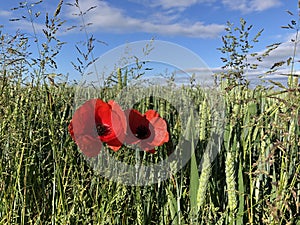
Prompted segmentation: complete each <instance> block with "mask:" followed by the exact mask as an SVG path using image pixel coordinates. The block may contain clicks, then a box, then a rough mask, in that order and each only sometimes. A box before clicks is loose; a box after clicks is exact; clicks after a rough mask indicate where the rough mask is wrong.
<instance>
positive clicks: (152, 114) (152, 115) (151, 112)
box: [144, 109, 160, 120]
mask: <svg viewBox="0 0 300 225" xmlns="http://www.w3.org/2000/svg"><path fill="white" fill-rule="evenodd" d="M144 115H145V116H146V118H147V120H151V119H153V118H155V117H160V115H159V113H158V112H157V111H155V110H153V109H150V110H148V111H147V112H145V114H144Z"/></svg>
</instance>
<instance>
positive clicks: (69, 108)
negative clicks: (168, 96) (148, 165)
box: [0, 1, 300, 225]
mask: <svg viewBox="0 0 300 225" xmlns="http://www.w3.org/2000/svg"><path fill="white" fill-rule="evenodd" d="M61 3H62V2H61ZM61 3H60V4H59V5H58V8H57V10H56V12H55V14H54V17H53V18H49V17H47V21H48V26H47V28H48V29H49V31H51V32H45V35H46V37H47V41H48V42H46V45H44V44H42V45H41V46H42V47H41V48H40V54H39V57H38V58H37V59H35V60H33V61H28V56H29V55H30V52H28V45H29V43H28V42H29V40H28V38H27V37H26V36H25V35H24V34H20V33H17V34H16V35H13V36H10V35H7V34H3V33H0V38H1V47H0V48H1V51H0V59H1V61H0V65H1V68H0V224H43V225H44V224H147V225H148V224H274V225H275V224H300V219H299V217H300V212H299V208H300V155H299V146H300V139H299V136H300V113H299V110H300V105H299V102H300V92H299V86H298V77H297V76H295V75H294V71H293V70H294V63H295V53H293V52H292V53H291V58H289V59H287V61H286V62H284V63H285V64H287V65H290V66H291V67H292V69H291V74H289V83H288V87H283V86H279V87H278V89H267V88H264V87H262V86H258V87H256V88H255V89H250V88H248V81H247V80H246V78H245V77H244V76H243V75H244V73H245V69H247V68H248V67H251V68H255V64H252V65H248V64H247V61H246V56H247V54H250V50H251V48H252V46H251V45H250V43H249V42H247V40H248V37H249V33H248V32H249V31H250V29H251V27H250V28H249V27H248V28H247V27H246V22H245V21H244V20H241V27H239V28H233V26H232V25H231V24H229V26H228V29H227V31H228V34H227V36H224V38H223V41H224V46H223V47H222V48H220V50H221V51H222V52H224V53H226V54H227V53H230V54H229V56H228V54H227V56H228V58H223V61H224V62H225V63H226V65H225V67H224V68H227V69H228V68H229V69H228V70H224V73H222V74H221V75H220V76H218V78H220V77H222V80H219V81H220V88H221V92H222V94H223V97H224V99H225V104H226V110H225V115H226V123H225V126H224V138H223V140H222V142H221V143H220V153H219V154H218V155H217V157H216V158H215V159H214V161H213V162H212V163H210V159H209V156H208V155H206V154H205V153H204V152H203V149H204V148H205V147H206V146H207V144H208V140H209V138H210V130H211V127H212V124H211V121H210V116H211V111H210V110H211V106H209V105H208V102H207V101H206V99H207V96H206V95H207V94H208V93H203V91H202V90H201V87H197V86H196V87H194V88H189V87H182V91H185V92H187V93H189V95H190V96H191V97H192V98H193V99H194V104H195V107H196V108H197V109H198V112H199V114H198V116H199V119H200V124H194V121H195V120H194V118H193V117H192V116H191V117H190V118H189V121H188V124H189V126H188V127H187V129H186V131H187V132H186V133H185V134H184V135H185V137H187V139H189V140H191V139H192V138H193V132H194V129H195V128H197V129H198V132H199V141H198V142H197V143H198V144H197V146H193V145H191V146H190V148H191V153H192V155H191V160H190V161H189V162H188V163H187V164H186V165H185V166H184V167H183V168H182V169H181V170H180V171H179V172H177V173H176V174H171V175H170V177H169V179H167V180H165V181H162V182H161V183H157V184H152V185H148V186H126V185H123V184H121V183H116V182H113V181H110V180H109V179H106V178H103V177H101V176H99V175H98V174H96V173H95V171H94V170H93V169H92V168H91V167H90V165H89V164H88V163H87V161H86V159H85V158H84V157H83V155H82V154H81V153H80V151H79V150H78V149H77V146H76V145H75V144H74V142H73V141H72V139H71V137H70V135H69V134H68V128H67V127H68V124H69V122H70V120H71V117H72V113H73V112H74V110H75V109H74V108H73V107H74V95H75V85H74V84H71V83H70V82H68V80H67V78H61V79H60V80H58V79H57V78H53V76H52V75H51V74H47V68H48V67H55V61H54V60H55V56H56V55H57V54H58V53H59V50H60V48H61V47H62V46H63V44H62V43H61V42H60V41H59V40H58V39H56V37H55V33H56V31H57V30H58V29H59V27H60V26H61V21H60V20H59V18H58V16H59V13H60V7H61V6H62V4H61ZM76 4H77V5H78V2H77V1H76ZM24 7H25V6H24ZM81 16H83V15H81ZM290 26H291V27H292V28H293V29H295V30H296V31H297V32H298V26H299V25H298V24H297V23H296V22H295V21H294V20H293V22H292V23H291V25H290ZM235 31H238V32H239V34H241V36H240V37H239V38H235V33H234V32H235ZM259 35H260V33H259V34H258V35H256V36H254V38H253V39H252V40H253V41H254V42H253V43H255V42H256V41H257V38H258V37H259ZM12 40H13V41H12ZM88 40H91V41H90V42H89V44H88V45H87V46H88V47H87V49H88V55H90V54H91V52H92V47H91V45H92V43H91V42H92V40H93V39H92V38H88ZM241 40H242V42H241ZM294 41H295V42H297V41H298V40H294ZM53 43H54V44H53ZM243 43H247V45H244V44H243ZM47 46H48V47H49V48H46V47H47ZM51 46H52V47H51ZM274 46H275V47H276V45H272V46H270V51H271V50H272V49H274V48H275V47H274ZM295 48H296V46H295ZM46 49H47V51H46ZM49 49H52V51H51V50H49ZM81 53H82V52H81ZM231 53H232V54H231ZM82 54H85V53H82ZM266 54H268V52H267V53H266ZM253 56H254V57H255V56H256V55H253ZM92 58H93V57H92ZM92 60H93V59H92ZM259 60H262V59H259ZM275 64H276V62H274V65H275ZM74 65H75V64H74ZM29 67H30V68H31V70H28V68H29ZM84 67H85V65H84V63H82V65H79V66H78V67H77V69H79V70H80V71H82V69H84ZM75 68H76V67H75ZM117 76H118V77H117V79H116V83H112V82H110V87H109V88H107V89H105V90H103V92H102V93H101V95H102V96H101V97H102V98H108V99H109V98H113V97H114V96H115V95H116V93H117V92H118V91H120V90H121V89H122V88H123V87H124V86H125V85H126V82H124V80H126V79H127V78H124V77H123V78H122V77H121V76H122V73H121V71H118V73H117ZM118 80H119V82H118ZM120 82H122V83H120ZM274 85H275V83H274ZM276 85H280V84H276ZM136 107H137V108H138V109H139V110H141V111H143V110H144V111H145V110H146V109H147V108H154V109H157V111H158V112H159V113H160V114H161V115H162V116H163V117H164V118H165V120H166V121H167V123H168V124H169V132H170V136H171V138H172V140H173V145H172V143H167V144H166V145H164V146H162V147H159V149H158V153H157V154H154V155H149V154H146V153H141V159H142V160H145V161H146V162H147V161H152V162H157V160H160V159H162V158H165V157H168V154H169V153H170V152H172V151H173V150H174V145H175V144H177V143H176V138H178V135H179V133H180V132H181V128H180V127H178V124H177V121H178V118H179V119H180V117H179V115H178V114H177V112H176V110H174V109H173V108H172V105H170V104H169V103H167V102H166V101H164V100H163V99H151V98H149V99H144V100H143V101H142V102H141V103H140V104H139V105H136ZM194 148H195V151H193V149H194ZM111 155H112V156H113V157H116V158H117V159H119V160H123V161H127V162H128V163H131V162H134V160H135V159H134V157H135V156H134V153H132V152H130V151H128V149H127V148H126V147H124V148H122V149H121V150H120V151H118V152H117V153H113V152H111ZM201 159H203V162H202V165H201V166H202V169H201V170H200V171H198V169H197V168H198V166H199V165H200V160H201Z"/></svg>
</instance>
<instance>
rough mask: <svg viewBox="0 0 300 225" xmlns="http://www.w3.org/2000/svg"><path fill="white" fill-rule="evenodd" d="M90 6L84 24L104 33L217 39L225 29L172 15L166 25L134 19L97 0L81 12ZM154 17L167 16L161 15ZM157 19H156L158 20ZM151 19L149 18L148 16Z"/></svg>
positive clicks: (87, 3)
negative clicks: (176, 20) (140, 33)
mask: <svg viewBox="0 0 300 225" xmlns="http://www.w3.org/2000/svg"><path fill="white" fill-rule="evenodd" d="M91 6H98V7H97V8H96V9H95V10H93V11H90V12H89V13H87V14H86V23H90V22H91V23H92V24H93V26H92V27H93V29H95V30H98V31H99V30H102V31H104V32H116V33H136V32H146V33H155V34H161V35H172V36H175V35H179V36H188V37H198V38H214V37H217V36H218V35H219V34H220V33H221V32H222V31H223V30H224V28H225V26H224V25H221V24H207V25H206V24H204V23H202V22H194V23H191V22H185V23H183V22H177V23H172V21H173V20H174V19H175V18H177V17H176V16H174V14H172V15H170V16H171V18H170V20H169V21H168V22H169V23H166V20H165V21H164V22H162V21H158V20H154V21H152V20H151V19H146V18H143V19H139V18H134V17H132V16H129V15H127V14H126V12H125V11H124V10H121V9H119V8H116V7H113V6H111V5H109V4H108V3H107V2H104V1H98V0H87V1H84V5H82V11H84V10H86V9H88V8H90V7H91ZM74 10H76V9H75V8H72V10H71V11H70V12H69V13H68V17H69V18H74V16H73V14H74V13H76V11H74ZM156 16H158V17H159V16H165V17H166V16H168V15H167V14H161V15H158V14H157V15H156ZM158 17H157V18H158ZM149 18H151V16H149Z"/></svg>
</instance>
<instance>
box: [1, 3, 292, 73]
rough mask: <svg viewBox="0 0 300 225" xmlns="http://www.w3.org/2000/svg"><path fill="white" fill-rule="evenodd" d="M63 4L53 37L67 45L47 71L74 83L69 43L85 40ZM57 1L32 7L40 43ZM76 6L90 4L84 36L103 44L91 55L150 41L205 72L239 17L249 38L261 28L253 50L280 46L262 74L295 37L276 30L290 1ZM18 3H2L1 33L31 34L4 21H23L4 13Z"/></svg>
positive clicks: (215, 63) (26, 26)
mask: <svg viewBox="0 0 300 225" xmlns="http://www.w3.org/2000/svg"><path fill="white" fill-rule="evenodd" d="M67 2H69V3H74V1H65V2H64V4H63V6H62V10H61V18H62V19H64V20H66V23H65V24H64V25H63V27H62V29H61V31H60V32H59V33H58V34H59V36H58V38H59V39H61V40H62V41H65V42H67V44H66V45H65V46H64V47H63V49H62V51H61V53H60V54H59V55H58V56H57V61H58V66H59V68H58V70H57V71H55V70H53V72H54V73H68V74H69V76H70V78H71V79H80V77H79V75H78V73H77V72H76V71H75V70H74V69H73V67H72V65H71V63H70V62H71V61H73V62H75V61H76V57H78V56H79V55H78V53H77V51H76V49H75V44H76V43H77V42H79V41H85V40H86V37H85V34H84V33H83V32H82V31H80V30H79V29H78V28H75V29H72V30H68V31H67V28H68V27H71V26H73V25H77V26H79V25H81V18H80V17H78V16H74V13H78V9H77V8H76V7H71V6H67V5H66V4H65V3H67ZM30 3H31V1H28V4H30ZM58 3H59V0H44V2H43V3H41V4H38V5H36V6H35V7H33V8H32V9H33V13H36V12H40V13H41V15H40V16H39V17H38V18H36V19H34V21H33V25H34V27H35V29H36V32H37V35H38V37H39V38H40V40H41V42H42V40H43V38H42V36H43V34H42V29H43V28H44V21H45V16H44V15H45V13H46V12H49V14H50V15H53V13H54V11H55V9H56V6H57V4H58ZM79 4H80V7H81V9H82V11H85V10H87V9H89V8H90V7H92V6H96V8H94V9H93V10H91V11H89V12H88V13H87V14H86V15H85V17H84V19H85V22H86V23H92V25H91V26H89V28H88V30H87V31H88V35H91V34H93V36H94V37H95V38H96V39H97V40H100V41H103V42H105V43H107V45H104V44H101V43H100V42H99V43H98V42H97V43H96V45H95V49H94V52H93V53H94V56H95V57H98V56H101V55H102V54H104V53H106V52H107V51H109V50H111V49H113V48H115V47H117V46H119V45H123V44H126V43H129V42H133V41H140V40H148V39H152V38H154V39H155V40H161V41H169V42H173V43H176V44H179V45H181V46H183V47H185V48H188V49H190V50H191V51H193V52H195V53H196V54H198V55H199V57H201V58H202V60H203V61H204V62H205V63H206V64H207V65H208V66H209V68H211V69H212V70H214V71H218V70H219V68H220V67H221V66H222V65H223V64H222V61H221V60H220V56H221V54H220V53H219V51H218V50H217V48H218V47H221V46H222V41H221V36H222V35H224V34H225V33H224V28H225V27H226V22H227V21H230V22H232V23H234V24H235V25H238V24H239V20H240V18H244V19H245V20H246V21H247V24H249V25H253V29H252V34H253V35H254V34H255V33H256V32H258V31H259V30H261V29H264V32H263V33H262V36H261V37H260V38H259V42H258V43H256V45H255V48H254V50H253V51H256V52H263V51H264V50H265V48H266V46H268V45H270V44H272V43H276V42H282V43H283V44H282V45H281V46H280V47H279V48H278V49H277V50H276V51H275V52H274V53H273V54H272V55H271V56H270V57H269V58H268V59H266V60H265V62H264V64H263V65H262V67H261V70H264V69H265V70H266V68H268V67H269V66H272V64H273V63H274V62H276V61H280V60H283V59H287V58H288V57H289V56H291V55H292V53H293V52H292V50H293V45H292V44H290V43H289V41H290V39H291V38H292V37H294V36H295V33H294V31H293V30H287V29H282V28H280V27H281V26H283V25H286V24H288V23H289V22H290V21H291V20H292V19H297V18H296V17H295V18H293V17H291V16H290V15H289V14H288V13H287V12H286V10H290V11H291V12H293V13H294V14H295V16H296V15H297V13H298V12H297V6H298V2H297V1H296V0H122V1H119V0H118V1H117V0H110V1H108V0H107V1H106V0H103V1H100V0H79ZM18 5H19V1H15V0H11V1H2V3H1V6H0V24H2V25H4V28H3V32H4V33H9V34H14V33H15V31H16V30H18V29H19V30H21V31H22V32H24V33H26V34H28V35H29V36H31V35H32V34H33V30H32V23H31V22H30V21H28V19H22V20H19V21H15V22H10V21H9V19H12V18H20V16H21V15H24V16H26V17H27V18H28V13H27V12H26V10H25V9H21V10H14V11H11V10H10V9H11V8H14V7H16V6H18ZM32 47H34V44H33V45H32ZM33 51H34V50H33ZM281 72H285V71H284V70H281Z"/></svg>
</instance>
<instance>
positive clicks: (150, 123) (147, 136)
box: [125, 109, 169, 153]
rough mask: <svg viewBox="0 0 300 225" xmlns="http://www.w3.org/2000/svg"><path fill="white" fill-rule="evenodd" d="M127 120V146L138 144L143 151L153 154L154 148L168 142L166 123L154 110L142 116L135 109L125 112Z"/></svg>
mask: <svg viewBox="0 0 300 225" xmlns="http://www.w3.org/2000/svg"><path fill="white" fill-rule="evenodd" d="M125 114H126V115H127V118H128V126H127V136H126V140H125V142H126V143H127V144H138V145H139V146H140V147H141V148H142V149H143V150H145V151H147V152H150V153H154V152H155V149H154V148H155V147H157V146H161V145H163V144H164V143H165V142H168V141H169V133H168V131H167V123H166V121H165V120H164V119H163V118H161V117H160V115H159V114H158V113H157V112H156V111H155V110H148V111H147V112H146V113H145V114H144V115H142V114H141V113H140V112H139V111H137V110H135V109H131V110H126V111H125Z"/></svg>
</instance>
